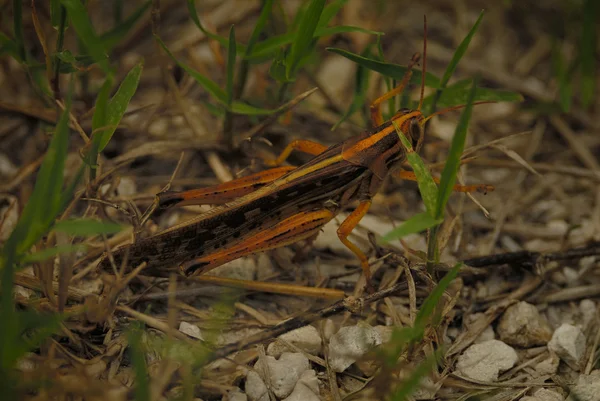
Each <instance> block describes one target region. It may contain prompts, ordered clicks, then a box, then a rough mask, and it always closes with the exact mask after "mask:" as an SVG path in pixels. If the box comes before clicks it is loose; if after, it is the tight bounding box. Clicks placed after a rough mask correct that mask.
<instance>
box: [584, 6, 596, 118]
mask: <svg viewBox="0 0 600 401" xmlns="http://www.w3.org/2000/svg"><path fill="white" fill-rule="evenodd" d="M598 15H600V2H598V0H586V1H585V3H584V5H583V24H582V32H581V46H580V51H581V54H580V59H581V102H582V103H583V107H586V108H587V107H589V106H590V104H592V102H593V100H594V91H595V88H596V65H597V61H596V56H595V55H596V43H597V41H598V36H597V33H596V32H597V25H598Z"/></svg>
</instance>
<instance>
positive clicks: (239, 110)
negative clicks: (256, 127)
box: [231, 100, 278, 116]
mask: <svg viewBox="0 0 600 401" xmlns="http://www.w3.org/2000/svg"><path fill="white" fill-rule="evenodd" d="M277 110H278V109H272V110H270V109H263V108H260V107H255V106H252V105H249V104H247V103H244V102H240V101H237V100H234V101H233V103H232V104H231V112H233V113H235V114H243V115H246V116H266V115H269V114H273V113H276V112H277Z"/></svg>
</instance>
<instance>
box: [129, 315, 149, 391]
mask: <svg viewBox="0 0 600 401" xmlns="http://www.w3.org/2000/svg"><path fill="white" fill-rule="evenodd" d="M143 338H145V334H144V330H143V326H142V325H141V324H139V323H134V324H133V325H132V328H131V329H130V330H128V332H127V342H128V343H129V347H128V350H129V355H130V360H131V365H132V366H133V372H134V373H135V386H134V394H135V400H136V401H150V400H151V397H150V379H149V375H148V367H147V366H146V358H145V357H144V355H145V351H144V347H143V344H142V339H143Z"/></svg>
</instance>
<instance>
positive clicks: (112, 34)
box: [100, 0, 152, 52]
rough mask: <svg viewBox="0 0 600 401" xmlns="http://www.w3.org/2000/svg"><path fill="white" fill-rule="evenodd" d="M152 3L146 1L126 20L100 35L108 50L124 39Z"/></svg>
mask: <svg viewBox="0 0 600 401" xmlns="http://www.w3.org/2000/svg"><path fill="white" fill-rule="evenodd" d="M118 3H121V2H118ZM151 4H152V1H151V0H148V1H146V2H145V3H143V4H142V5H141V6H140V7H138V8H137V9H136V10H135V11H134V12H133V13H132V14H131V15H130V16H129V17H128V18H127V19H126V20H125V21H123V22H121V23H119V24H118V25H117V26H115V27H114V28H112V29H111V30H110V31H108V32H105V33H103V34H102V35H100V40H101V41H102V44H103V45H104V49H106V51H107V52H110V50H112V49H113V48H114V47H115V46H116V45H117V44H119V42H120V41H121V40H123V38H124V37H125V35H127V33H128V32H129V31H130V30H131V28H133V26H134V25H135V23H136V22H138V21H139V19H140V18H142V17H143V16H144V13H145V12H146V10H148V8H150V5H151Z"/></svg>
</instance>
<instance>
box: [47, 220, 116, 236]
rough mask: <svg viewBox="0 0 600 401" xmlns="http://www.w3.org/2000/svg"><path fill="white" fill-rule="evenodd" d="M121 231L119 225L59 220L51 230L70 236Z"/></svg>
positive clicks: (102, 222) (90, 221) (95, 221)
mask: <svg viewBox="0 0 600 401" xmlns="http://www.w3.org/2000/svg"><path fill="white" fill-rule="evenodd" d="M122 229H123V226H122V225H120V224H116V223H111V222H105V221H98V220H92V219H72V220H61V221H59V222H57V223H56V224H55V225H54V227H53V228H52V230H53V231H58V232H62V233H65V234H68V235H72V236H92V235H98V234H116V233H118V232H119V231H121V230H122Z"/></svg>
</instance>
